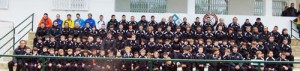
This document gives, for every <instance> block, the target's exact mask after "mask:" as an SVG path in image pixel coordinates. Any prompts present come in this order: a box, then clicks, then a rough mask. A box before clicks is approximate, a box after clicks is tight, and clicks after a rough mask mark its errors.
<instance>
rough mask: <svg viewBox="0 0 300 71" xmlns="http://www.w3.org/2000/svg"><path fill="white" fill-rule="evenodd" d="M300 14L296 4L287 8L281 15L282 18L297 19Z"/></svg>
mask: <svg viewBox="0 0 300 71" xmlns="http://www.w3.org/2000/svg"><path fill="white" fill-rule="evenodd" d="M299 7H300V4H299ZM299 9H300V8H299ZM299 13H300V10H298V12H297V9H296V8H295V3H291V5H290V7H289V6H285V8H284V10H283V11H282V13H281V16H290V17H296V16H297V14H299Z"/></svg>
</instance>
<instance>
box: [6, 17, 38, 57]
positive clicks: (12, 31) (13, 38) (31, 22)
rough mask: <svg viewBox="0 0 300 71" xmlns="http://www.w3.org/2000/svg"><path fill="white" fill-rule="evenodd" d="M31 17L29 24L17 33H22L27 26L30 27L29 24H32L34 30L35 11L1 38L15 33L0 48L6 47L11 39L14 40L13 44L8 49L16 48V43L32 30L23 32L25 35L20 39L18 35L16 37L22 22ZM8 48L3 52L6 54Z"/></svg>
mask: <svg viewBox="0 0 300 71" xmlns="http://www.w3.org/2000/svg"><path fill="white" fill-rule="evenodd" d="M30 18H31V21H30V22H29V23H28V24H26V26H25V27H22V29H21V30H20V31H18V33H17V34H20V33H21V32H22V31H24V29H25V28H28V26H29V25H31V28H30V30H31V31H33V22H34V21H33V20H34V13H32V14H30V15H29V16H28V17H27V18H26V19H24V20H23V21H22V22H21V23H19V24H18V25H17V26H15V27H13V29H12V30H10V31H9V32H8V33H6V34H5V35H4V36H3V37H1V38H0V40H2V39H4V38H6V37H7V36H8V35H9V34H11V33H13V37H12V38H11V39H10V40H8V41H6V42H4V43H5V44H3V45H2V46H1V47H0V49H2V48H3V47H5V45H7V44H8V42H10V41H13V45H12V46H11V47H10V48H8V50H10V49H11V48H14V46H15V44H16V43H18V42H19V41H21V39H22V38H23V37H24V36H25V35H26V34H27V33H29V32H30V30H29V31H27V32H26V33H25V34H23V35H22V36H21V38H19V39H18V40H17V41H16V37H15V35H16V29H17V28H19V27H20V25H21V24H23V23H24V22H25V21H27V20H28V19H30ZM8 50H6V51H5V52H4V53H3V54H6V53H7V51H8Z"/></svg>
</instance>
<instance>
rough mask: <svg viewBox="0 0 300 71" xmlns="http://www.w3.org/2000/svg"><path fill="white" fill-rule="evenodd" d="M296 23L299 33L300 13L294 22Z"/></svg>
mask: <svg viewBox="0 0 300 71" xmlns="http://www.w3.org/2000/svg"><path fill="white" fill-rule="evenodd" d="M294 22H295V23H296V25H297V29H298V31H300V13H298V17H297V18H296V19H295V20H294ZM299 37H300V34H299Z"/></svg>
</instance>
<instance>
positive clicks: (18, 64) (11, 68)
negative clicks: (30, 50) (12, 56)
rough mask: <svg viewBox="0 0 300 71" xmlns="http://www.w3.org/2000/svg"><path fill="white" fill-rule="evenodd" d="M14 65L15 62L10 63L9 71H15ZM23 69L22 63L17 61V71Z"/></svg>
mask: <svg viewBox="0 0 300 71" xmlns="http://www.w3.org/2000/svg"><path fill="white" fill-rule="evenodd" d="M14 64H15V62H13V61H10V62H8V69H9V71H13V67H14ZM22 67H23V63H22V61H17V69H16V71H21V69H22Z"/></svg>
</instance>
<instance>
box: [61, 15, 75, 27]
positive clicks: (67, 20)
mask: <svg viewBox="0 0 300 71" xmlns="http://www.w3.org/2000/svg"><path fill="white" fill-rule="evenodd" d="M71 18H72V16H71V14H68V15H67V19H66V20H64V22H63V24H62V28H64V26H65V24H66V22H67V23H68V25H69V28H74V21H73V20H72V19H71Z"/></svg>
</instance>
